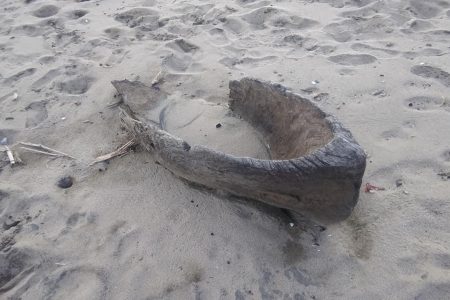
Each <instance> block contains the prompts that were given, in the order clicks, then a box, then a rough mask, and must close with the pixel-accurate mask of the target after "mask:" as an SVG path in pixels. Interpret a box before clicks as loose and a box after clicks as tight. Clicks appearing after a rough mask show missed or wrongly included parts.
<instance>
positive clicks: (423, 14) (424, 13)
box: [406, 0, 442, 19]
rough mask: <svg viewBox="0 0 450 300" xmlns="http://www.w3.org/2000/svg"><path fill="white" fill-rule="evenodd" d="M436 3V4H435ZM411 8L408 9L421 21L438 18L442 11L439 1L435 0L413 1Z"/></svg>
mask: <svg viewBox="0 0 450 300" xmlns="http://www.w3.org/2000/svg"><path fill="white" fill-rule="evenodd" d="M433 2H434V3H433ZM409 3H410V6H409V7H407V8H406V9H407V10H408V11H409V12H411V13H412V14H413V15H414V16H416V17H418V18H421V19H430V18H434V17H436V16H438V15H439V14H440V12H441V10H442V8H441V7H439V5H438V3H439V1H434V0H428V1H423V0H411V1H410V2H409Z"/></svg>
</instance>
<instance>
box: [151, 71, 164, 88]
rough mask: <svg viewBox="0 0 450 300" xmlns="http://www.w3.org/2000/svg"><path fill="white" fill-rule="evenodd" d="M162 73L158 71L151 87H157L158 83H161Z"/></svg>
mask: <svg viewBox="0 0 450 300" xmlns="http://www.w3.org/2000/svg"><path fill="white" fill-rule="evenodd" d="M163 77H164V76H163V71H162V70H159V72H158V74H156V76H155V78H153V80H152V86H155V85H157V84H158V83H161V81H162V80H163Z"/></svg>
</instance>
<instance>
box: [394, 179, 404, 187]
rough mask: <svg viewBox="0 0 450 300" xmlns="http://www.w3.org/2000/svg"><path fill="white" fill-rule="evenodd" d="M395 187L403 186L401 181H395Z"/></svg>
mask: <svg viewBox="0 0 450 300" xmlns="http://www.w3.org/2000/svg"><path fill="white" fill-rule="evenodd" d="M395 185H396V186H397V187H399V186H402V185H403V180H401V179H397V180H396V181H395Z"/></svg>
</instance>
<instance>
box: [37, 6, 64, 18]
mask: <svg viewBox="0 0 450 300" xmlns="http://www.w3.org/2000/svg"><path fill="white" fill-rule="evenodd" d="M58 11H59V7H57V6H54V5H44V6H41V7H40V8H38V9H37V10H35V11H33V16H35V17H38V18H48V17H51V16H54V15H56V14H57V13H58Z"/></svg>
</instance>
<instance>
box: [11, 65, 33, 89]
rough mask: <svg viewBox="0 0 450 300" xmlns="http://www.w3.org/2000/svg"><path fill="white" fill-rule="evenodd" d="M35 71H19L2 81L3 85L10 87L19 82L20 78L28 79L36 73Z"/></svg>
mask: <svg viewBox="0 0 450 300" xmlns="http://www.w3.org/2000/svg"><path fill="white" fill-rule="evenodd" d="M36 71H37V69H36V68H28V69H25V70H23V71H20V72H18V73H16V74H14V75H12V76H10V77H8V78H5V80H4V81H3V83H4V84H6V85H11V84H14V83H16V82H17V81H19V80H21V79H22V78H25V77H28V76H31V75H33V74H34V73H36Z"/></svg>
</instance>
